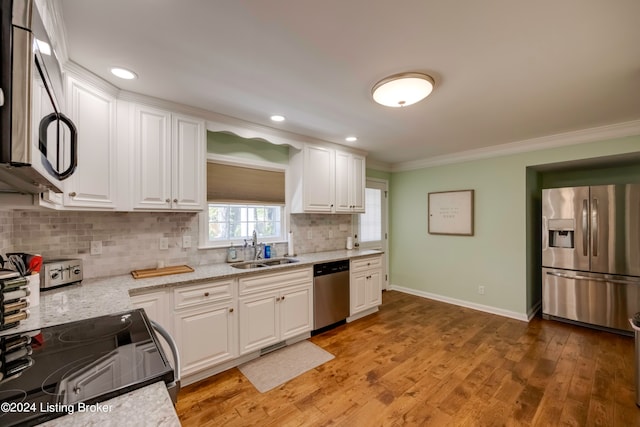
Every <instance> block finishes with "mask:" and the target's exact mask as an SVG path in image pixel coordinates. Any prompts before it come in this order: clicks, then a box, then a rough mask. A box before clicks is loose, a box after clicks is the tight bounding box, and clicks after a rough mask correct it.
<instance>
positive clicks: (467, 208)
mask: <svg viewBox="0 0 640 427" xmlns="http://www.w3.org/2000/svg"><path fill="white" fill-rule="evenodd" d="M473 198H474V190H457V191H439V192H435V193H428V202H427V203H428V209H427V221H428V227H427V229H428V232H429V234H446V235H452V236H473V203H474V201H473Z"/></svg>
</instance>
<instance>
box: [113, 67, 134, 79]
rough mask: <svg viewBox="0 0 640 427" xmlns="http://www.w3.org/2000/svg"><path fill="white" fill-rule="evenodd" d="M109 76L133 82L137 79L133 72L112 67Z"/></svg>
mask: <svg viewBox="0 0 640 427" xmlns="http://www.w3.org/2000/svg"><path fill="white" fill-rule="evenodd" d="M111 74H113V75H114V76H116V77H120V78H121V79H125V80H133V79H137V78H138V75H137V74H136V73H134V72H133V71H131V70H127V69H126V68H120V67H113V68H112V69H111Z"/></svg>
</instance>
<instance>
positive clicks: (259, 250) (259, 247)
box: [253, 230, 264, 260]
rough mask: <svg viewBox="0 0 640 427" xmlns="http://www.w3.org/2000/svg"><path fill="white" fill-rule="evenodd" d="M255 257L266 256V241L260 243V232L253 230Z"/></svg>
mask: <svg viewBox="0 0 640 427" xmlns="http://www.w3.org/2000/svg"><path fill="white" fill-rule="evenodd" d="M253 251H254V252H253V253H254V256H253V259H254V260H259V259H262V258H264V243H258V234H257V233H256V230H253Z"/></svg>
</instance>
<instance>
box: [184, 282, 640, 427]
mask: <svg viewBox="0 0 640 427" xmlns="http://www.w3.org/2000/svg"><path fill="white" fill-rule="evenodd" d="M311 341H312V342H314V343H315V344H317V345H319V346H320V347H322V348H324V349H325V350H327V351H329V352H330V353H332V354H334V355H335V359H333V360H331V361H329V362H327V363H325V364H324V365H321V366H320V367H318V368H316V369H314V370H311V371H309V372H307V373H305V374H303V375H301V376H299V377H297V378H295V379H293V380H291V381H289V382H288V383H286V384H284V385H282V386H280V387H279V388H276V389H274V390H271V391H269V392H267V393H264V394H261V393H259V392H258V391H257V390H256V389H255V388H254V387H253V386H252V385H251V383H250V382H249V381H248V380H247V379H246V378H245V377H244V376H243V375H242V374H241V373H240V371H238V370H237V369H231V370H229V371H226V372H223V373H221V374H218V375H216V376H214V377H211V378H209V379H206V380H203V381H201V382H199V383H196V384H192V385H190V386H187V387H185V388H184V389H183V390H182V391H181V392H180V396H179V401H178V405H177V407H176V410H177V412H178V416H179V417H180V421H181V422H182V424H183V425H184V426H221V425H224V426H250V425H260V426H269V425H272V426H307V425H309V426H321V425H344V426H377V425H382V426H403V425H420V426H423V425H433V426H458V425H460V426H503V425H507V426H511V425H513V426H517V425H523V426H549V425H571V426H625V427H626V426H640V408H638V407H636V405H635V383H634V340H633V338H632V337H624V336H619V335H615V334H611V333H608V332H601V331H595V330H591V329H588V328H583V327H578V326H573V325H567V324H564V323H560V322H555V321H546V320H543V319H541V318H536V319H534V320H533V321H532V322H530V323H528V324H527V323H525V322H520V321H517V320H511V319H507V318H504V317H500V316H495V315H491V314H486V313H482V312H478V311H474V310H470V309H466V308H462V307H457V306H453V305H448V304H444V303H440V302H437V301H431V300H427V299H423V298H419V297H415V296H411V295H407V294H403V293H399V292H396V291H388V292H385V293H384V295H383V305H382V307H381V310H380V311H379V312H378V313H376V314H374V315H371V316H368V317H366V318H364V319H360V320H358V321H356V322H353V323H350V324H347V325H343V326H340V327H338V328H336V329H333V330H331V331H328V332H325V333H324V334H321V335H317V336H315V337H312V338H311Z"/></svg>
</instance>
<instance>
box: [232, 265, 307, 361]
mask: <svg viewBox="0 0 640 427" xmlns="http://www.w3.org/2000/svg"><path fill="white" fill-rule="evenodd" d="M239 289H240V298H239V304H238V306H239V311H240V313H239V316H240V354H247V353H251V352H252V351H256V350H260V349H262V348H265V347H268V346H269V345H271V344H275V343H278V342H281V341H284V340H286V339H288V338H292V337H295V336H297V335H300V334H303V333H306V332H309V331H311V329H312V327H313V291H312V289H313V271H312V270H311V268H305V269H299V270H294V271H287V272H279V273H271V274H260V275H255V276H249V277H246V278H240V279H239Z"/></svg>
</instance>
